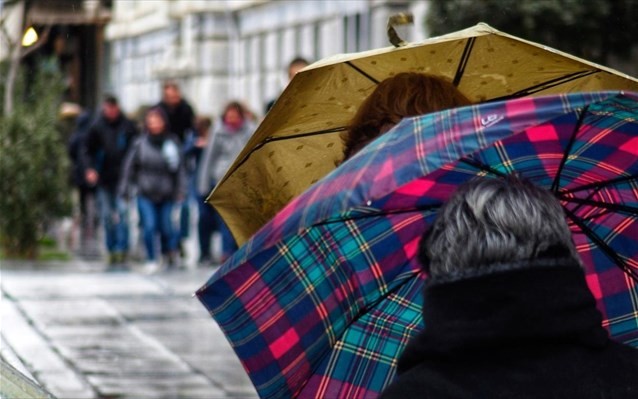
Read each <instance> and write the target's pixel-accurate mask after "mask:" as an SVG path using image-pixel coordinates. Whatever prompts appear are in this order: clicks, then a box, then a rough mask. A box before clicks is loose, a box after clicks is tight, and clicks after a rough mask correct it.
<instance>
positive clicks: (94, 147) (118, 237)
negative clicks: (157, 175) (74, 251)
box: [81, 96, 137, 264]
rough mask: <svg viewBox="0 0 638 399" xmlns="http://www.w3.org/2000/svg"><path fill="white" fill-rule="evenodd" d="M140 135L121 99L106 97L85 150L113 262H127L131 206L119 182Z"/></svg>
mask: <svg viewBox="0 0 638 399" xmlns="http://www.w3.org/2000/svg"><path fill="white" fill-rule="evenodd" d="M136 135H137V129H136V127H135V124H134V123H133V122H132V121H130V120H129V119H128V118H126V116H124V115H123V114H122V111H121V110H120V107H119V104H118V101H117V99H116V98H115V97H113V96H106V97H105V99H104V102H103V103H102V111H101V114H100V116H99V117H98V119H97V120H96V121H95V123H94V124H93V125H92V126H91V128H90V129H89V132H88V134H87V136H86V140H85V141H84V145H83V150H82V153H81V155H82V164H83V166H84V167H85V172H84V178H85V181H86V184H88V185H89V186H97V197H98V206H99V209H100V214H101V215H102V221H103V224H104V231H105V238H106V248H107V250H108V252H109V262H110V263H111V264H121V263H124V262H125V261H126V255H127V252H128V248H129V226H128V209H127V208H126V205H125V204H124V203H122V202H121V201H119V200H118V197H117V185H118V182H119V179H120V174H121V170H122V163H123V161H124V157H125V155H126V153H127V151H128V149H129V148H130V146H131V144H132V143H133V141H134V140H135V137H136Z"/></svg>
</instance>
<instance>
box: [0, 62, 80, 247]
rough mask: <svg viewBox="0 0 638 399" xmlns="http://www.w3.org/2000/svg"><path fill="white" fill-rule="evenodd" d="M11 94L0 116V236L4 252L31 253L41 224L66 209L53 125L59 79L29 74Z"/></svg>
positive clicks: (61, 154) (59, 143)
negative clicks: (8, 110) (11, 106)
mask: <svg viewBox="0 0 638 399" xmlns="http://www.w3.org/2000/svg"><path fill="white" fill-rule="evenodd" d="M20 82H23V83H24V82H25V80H23V79H20ZM15 98H16V101H15V110H14V112H13V113H12V114H11V115H5V116H0V240H1V241H2V247H3V249H4V253H5V256H7V257H11V258H35V257H37V255H38V254H37V252H38V240H39V239H40V238H41V237H42V236H43V235H44V230H45V228H46V226H47V225H48V224H50V223H51V222H52V221H53V220H55V219H56V218H59V217H61V216H65V215H68V214H69V213H70V211H71V202H70V194H69V193H70V189H69V187H68V176H69V174H68V167H69V161H68V157H67V153H66V143H65V142H64V139H63V136H62V134H61V133H60V132H59V131H58V129H57V128H56V125H57V113H58V108H59V104H60V101H61V98H62V78H61V76H59V75H58V74H55V73H50V72H49V73H39V74H36V76H30V79H29V85H28V88H25V85H24V84H21V85H17V87H16V93H15Z"/></svg>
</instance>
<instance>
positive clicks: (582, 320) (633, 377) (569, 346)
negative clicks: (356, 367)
mask: <svg viewBox="0 0 638 399" xmlns="http://www.w3.org/2000/svg"><path fill="white" fill-rule="evenodd" d="M561 263H562V264H561ZM525 266H526V267H525V268H523V269H520V270H510V271H502V272H495V273H493V274H490V275H484V276H481V277H474V278H468V279H465V280H460V281H456V282H447V283H446V282H440V281H439V282H437V281H434V280H430V281H429V282H427V283H426V288H425V298H424V299H425V301H424V309H423V316H424V322H425V326H426V327H425V330H424V331H423V332H422V333H421V334H420V335H419V336H417V337H416V338H415V339H414V340H413V341H411V342H410V343H409V345H408V347H407V348H406V350H405V351H404V353H403V354H402V356H401V358H400V360H399V365H398V374H399V377H398V379H397V380H396V381H395V382H394V383H393V384H392V385H391V386H389V387H388V388H387V389H386V390H385V391H384V392H383V394H382V395H381V398H382V399H407V398H428V399H430V398H476V399H494V398H517V399H530V398H537V399H549V398H556V399H558V398H561V399H564V398H574V399H576V398H577V399H594V398H596V399H602V398H609V399H629V398H633V399H635V398H638V349H635V348H632V347H629V346H625V345H622V344H619V343H616V342H613V341H611V340H610V339H609V337H608V334H607V331H606V330H605V329H604V328H603V327H602V326H601V321H602V317H601V315H600V312H599V311H598V310H597V309H596V307H595V300H594V297H593V296H592V294H591V292H590V291H589V289H588V287H587V284H586V282H585V277H584V273H583V271H582V269H581V268H580V267H579V266H577V265H565V262H561V261H557V260H542V261H540V260H537V261H535V262H533V263H531V262H528V264H527V265H525Z"/></svg>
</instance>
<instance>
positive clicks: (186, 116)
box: [157, 80, 195, 256]
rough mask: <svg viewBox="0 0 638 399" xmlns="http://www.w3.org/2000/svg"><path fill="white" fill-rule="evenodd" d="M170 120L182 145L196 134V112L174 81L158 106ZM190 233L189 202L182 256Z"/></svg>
mask: <svg viewBox="0 0 638 399" xmlns="http://www.w3.org/2000/svg"><path fill="white" fill-rule="evenodd" d="M157 106H158V107H160V108H161V109H162V110H163V111H164V113H165V114H166V116H167V118H168V125H167V129H168V131H170V132H171V133H173V134H175V135H177V137H178V138H179V140H180V142H181V143H184V142H185V141H186V138H187V137H188V136H189V135H192V134H195V133H194V130H195V125H194V123H195V112H194V111H193V107H191V105H190V104H189V102H188V101H186V100H185V99H184V98H183V96H182V91H181V89H180V87H179V84H178V83H177V82H176V81H174V80H166V81H164V83H163V85H162V100H161V101H160V102H159V103H158V104H157ZM189 231H190V208H189V204H188V201H184V202H183V203H182V204H181V209H180V222H179V230H178V232H177V234H178V236H179V243H178V247H179V250H180V254H181V255H182V256H185V253H184V247H183V246H182V240H183V239H185V238H187V237H188V235H189Z"/></svg>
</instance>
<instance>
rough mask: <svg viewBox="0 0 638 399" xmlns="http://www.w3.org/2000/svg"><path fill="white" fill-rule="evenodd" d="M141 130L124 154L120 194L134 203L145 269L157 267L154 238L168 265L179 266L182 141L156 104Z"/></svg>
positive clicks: (183, 189) (183, 190)
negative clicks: (135, 198) (133, 194)
mask: <svg viewBox="0 0 638 399" xmlns="http://www.w3.org/2000/svg"><path fill="white" fill-rule="evenodd" d="M144 120H145V127H144V132H143V134H142V135H141V137H140V138H139V139H138V140H137V141H136V142H135V143H134V144H133V146H132V147H131V149H130V151H129V152H128V154H127V155H126V160H125V163H124V169H123V172H122V179H121V180H120V185H119V190H118V192H119V194H120V196H121V197H123V198H131V197H132V187H133V186H135V187H136V189H137V193H136V194H137V205H138V211H139V214H140V222H141V225H142V235H143V237H144V245H145V247H146V255H147V263H146V271H147V272H154V271H156V270H158V268H159V263H158V261H157V255H158V254H157V245H156V240H157V238H158V235H159V238H160V245H161V253H162V255H163V256H164V260H165V263H166V265H167V266H168V268H174V267H176V266H177V265H178V259H177V258H178V238H179V236H178V234H177V233H176V232H177V229H178V225H177V224H178V219H179V218H178V217H176V213H178V211H179V209H180V204H181V202H182V201H184V199H185V196H186V176H185V170H184V162H183V155H182V148H181V142H180V140H179V138H178V137H177V135H175V134H173V133H171V132H169V131H168V120H167V118H166V115H165V114H164V111H163V110H162V109H161V108H159V107H153V108H151V109H149V110H148V112H147V113H146V116H145V118H144Z"/></svg>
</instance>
